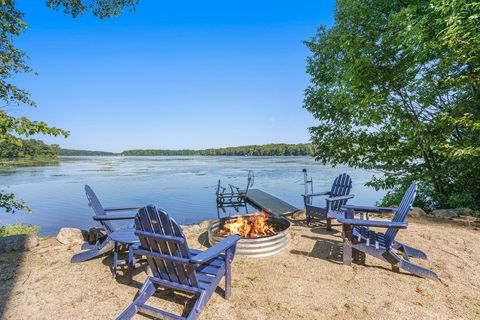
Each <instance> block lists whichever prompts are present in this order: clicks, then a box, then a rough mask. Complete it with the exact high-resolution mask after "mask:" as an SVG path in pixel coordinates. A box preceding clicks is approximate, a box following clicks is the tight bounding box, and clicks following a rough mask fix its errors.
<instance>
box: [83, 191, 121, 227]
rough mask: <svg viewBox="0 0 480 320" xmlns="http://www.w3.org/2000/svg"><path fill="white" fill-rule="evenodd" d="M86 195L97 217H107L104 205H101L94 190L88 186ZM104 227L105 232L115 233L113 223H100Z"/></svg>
mask: <svg viewBox="0 0 480 320" xmlns="http://www.w3.org/2000/svg"><path fill="white" fill-rule="evenodd" d="M85 194H86V196H87V199H88V205H89V206H90V207H92V209H93V212H95V215H97V216H104V215H106V212H105V209H104V208H103V206H102V204H101V203H100V200H98V197H97V195H96V194H95V192H93V190H92V188H90V186H89V185H88V184H86V185H85ZM100 223H101V224H102V226H103V227H104V228H105V231H106V232H107V233H110V232H113V231H115V228H114V226H113V225H112V223H111V222H109V221H100Z"/></svg>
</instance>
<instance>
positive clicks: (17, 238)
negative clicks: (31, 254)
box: [0, 234, 39, 252]
mask: <svg viewBox="0 0 480 320" xmlns="http://www.w3.org/2000/svg"><path fill="white" fill-rule="evenodd" d="M38 241H39V239H38V236H37V235H36V234H15V235H11V236H6V237H2V238H0V252H10V251H21V250H22V251H29V250H31V249H33V248H35V247H36V246H38Z"/></svg>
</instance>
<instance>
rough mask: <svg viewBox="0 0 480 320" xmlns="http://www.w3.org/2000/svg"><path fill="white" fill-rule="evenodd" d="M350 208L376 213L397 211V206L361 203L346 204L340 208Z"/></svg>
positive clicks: (343, 209) (344, 209)
mask: <svg viewBox="0 0 480 320" xmlns="http://www.w3.org/2000/svg"><path fill="white" fill-rule="evenodd" d="M350 209H352V210H354V211H367V212H376V213H382V212H395V211H397V208H386V207H373V206H361V205H354V204H348V205H345V206H343V207H342V208H341V209H340V210H342V211H347V210H350Z"/></svg>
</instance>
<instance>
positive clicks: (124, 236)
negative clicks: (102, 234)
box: [109, 228, 140, 282]
mask: <svg viewBox="0 0 480 320" xmlns="http://www.w3.org/2000/svg"><path fill="white" fill-rule="evenodd" d="M134 232H135V229H133V228H126V229H120V230H117V231H114V232H112V233H110V235H109V237H110V239H112V241H113V242H114V248H113V272H112V274H113V277H114V278H115V277H116V276H117V266H118V265H119V264H120V265H125V264H126V265H127V267H128V279H129V281H130V282H131V281H132V271H133V265H134V263H135V261H134V256H133V250H134V249H135V248H136V247H138V246H139V245H140V240H138V237H137V236H136V235H135V233H134ZM120 245H127V246H128V260H127V261H125V260H120V261H119V260H118V250H119V246H120Z"/></svg>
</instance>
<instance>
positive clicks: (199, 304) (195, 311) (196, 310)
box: [187, 293, 205, 320]
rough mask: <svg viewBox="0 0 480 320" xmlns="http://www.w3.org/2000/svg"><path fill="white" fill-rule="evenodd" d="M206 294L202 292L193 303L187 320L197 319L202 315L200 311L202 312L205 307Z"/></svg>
mask: <svg viewBox="0 0 480 320" xmlns="http://www.w3.org/2000/svg"><path fill="white" fill-rule="evenodd" d="M204 300H205V294H204V293H201V294H200V295H199V296H198V297H197V300H196V301H195V304H194V305H193V308H192V310H191V311H190V313H189V314H188V316H187V320H197V319H198V317H199V316H200V313H201V312H202V310H203V308H204V307H205V301H204Z"/></svg>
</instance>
